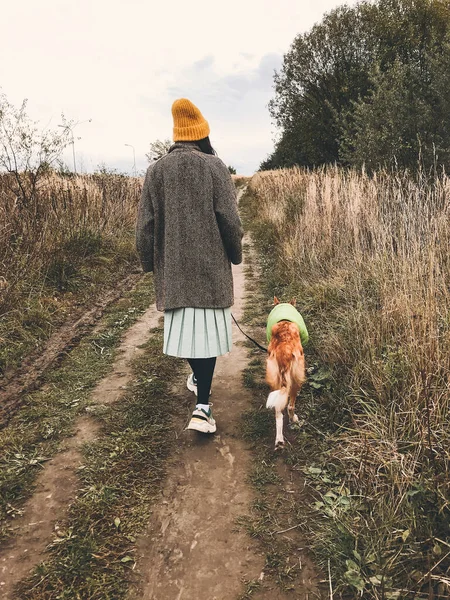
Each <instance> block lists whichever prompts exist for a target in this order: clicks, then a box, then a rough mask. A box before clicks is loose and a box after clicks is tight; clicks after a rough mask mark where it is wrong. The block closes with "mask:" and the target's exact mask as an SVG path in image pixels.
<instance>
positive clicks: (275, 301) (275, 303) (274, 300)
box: [273, 296, 280, 306]
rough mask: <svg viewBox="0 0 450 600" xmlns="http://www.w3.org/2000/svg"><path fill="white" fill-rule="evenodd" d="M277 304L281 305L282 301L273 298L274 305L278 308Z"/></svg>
mask: <svg viewBox="0 0 450 600" xmlns="http://www.w3.org/2000/svg"><path fill="white" fill-rule="evenodd" d="M277 304H280V301H279V300H278V298H277V297H276V296H274V297H273V305H274V306H276V305H277Z"/></svg>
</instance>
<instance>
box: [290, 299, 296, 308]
mask: <svg viewBox="0 0 450 600" xmlns="http://www.w3.org/2000/svg"><path fill="white" fill-rule="evenodd" d="M289 304H292V306H295V305H296V304H297V298H291V299H290V300H289Z"/></svg>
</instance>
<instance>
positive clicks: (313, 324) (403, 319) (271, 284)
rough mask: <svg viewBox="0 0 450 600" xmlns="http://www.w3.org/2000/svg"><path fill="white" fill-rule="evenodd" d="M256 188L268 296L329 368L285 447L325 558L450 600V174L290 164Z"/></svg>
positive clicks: (364, 579)
mask: <svg viewBox="0 0 450 600" xmlns="http://www.w3.org/2000/svg"><path fill="white" fill-rule="evenodd" d="M249 189H250V192H251V194H250V195H249V197H248V198H249V199H248V200H247V203H248V207H249V213H250V215H251V220H252V221H253V224H252V228H253V233H254V237H255V240H256V245H257V248H258V250H259V253H260V256H261V263H262V269H263V276H264V286H265V287H264V289H265V293H266V296H267V302H269V298H270V295H273V294H274V293H276V294H277V295H281V296H282V297H283V298H284V299H285V300H288V299H289V297H291V296H297V305H298V307H299V310H300V311H301V312H302V313H303V315H304V317H305V320H306V323H307V326H308V329H309V331H310V334H311V340H312V343H310V347H308V348H307V351H306V354H307V358H308V359H309V361H310V364H312V363H315V364H316V365H319V367H320V373H322V375H321V376H320V377H317V378H316V381H315V383H314V382H313V384H312V385H311V384H310V386H308V387H307V388H306V389H309V391H310V395H311V398H312V401H311V406H310V413H309V415H308V410H307V411H306V417H307V421H308V420H309V423H308V422H307V424H306V426H305V427H306V429H305V432H304V433H303V434H299V438H298V439H299V448H297V450H296V449H295V448H294V449H293V450H292V452H291V453H290V455H289V456H290V459H289V460H290V461H291V464H294V466H295V464H296V461H298V463H299V464H301V463H304V456H305V448H306V455H307V456H308V459H307V467H306V469H305V470H306V473H307V475H308V476H309V478H310V481H311V486H312V488H314V489H315V490H316V498H315V500H316V501H315V503H314V508H315V509H316V511H317V515H318V518H317V520H314V521H313V522H310V523H309V525H308V529H309V532H310V535H311V538H312V540H313V545H314V547H315V550H316V552H317V555H318V556H319V558H320V559H321V560H322V563H323V566H324V567H325V570H326V571H327V570H328V568H329V569H330V572H331V574H332V580H333V581H334V582H335V584H336V582H337V585H338V586H339V588H340V589H341V590H343V589H345V588H347V589H348V590H353V592H354V593H355V594H356V593H361V594H368V595H369V597H374V598H399V597H406V596H408V597H415V598H425V597H427V598H432V597H448V595H449V591H450V529H449V517H450V510H449V500H450V476H449V467H450V444H449V441H450V440H449V434H450V427H449V404H450V258H449V257H450V201H449V198H450V179H449V178H448V177H447V176H445V175H440V176H437V177H436V178H435V179H434V180H433V181H429V180H426V179H425V178H420V177H419V178H416V179H415V180H413V179H412V178H411V177H409V176H408V175H407V174H401V173H398V174H388V173H382V172H381V173H376V174H375V175H373V176H368V175H367V174H365V173H361V172H355V171H344V170H341V169H338V168H327V169H323V170H316V171H310V172H308V171H306V170H302V169H297V168H294V169H288V170H280V171H272V172H262V173H258V174H257V175H255V176H254V177H253V179H252V181H251V183H250V187H249ZM302 396H303V398H305V396H307V392H304V393H302ZM304 401H306V400H304ZM308 427H309V429H308ZM296 452H297V455H296ZM308 461H309V462H308ZM308 465H309V466H308ZM328 561H330V562H329V564H327V563H328Z"/></svg>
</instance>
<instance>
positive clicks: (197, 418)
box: [186, 403, 217, 433]
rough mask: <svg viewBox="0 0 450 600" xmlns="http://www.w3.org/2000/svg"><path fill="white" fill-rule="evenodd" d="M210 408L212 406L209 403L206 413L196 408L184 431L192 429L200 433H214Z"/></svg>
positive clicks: (214, 425) (214, 427)
mask: <svg viewBox="0 0 450 600" xmlns="http://www.w3.org/2000/svg"><path fill="white" fill-rule="evenodd" d="M211 406H212V404H211V403H210V404H209V411H208V412H206V411H205V410H203V408H196V409H195V410H194V412H193V413H192V417H191V420H190V421H189V424H188V426H187V427H186V429H193V430H195V431H200V432H201V433H214V432H215V431H216V429H217V428H216V422H215V420H214V419H213V416H212V410H211Z"/></svg>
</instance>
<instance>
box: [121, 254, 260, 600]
mask: <svg viewBox="0 0 450 600" xmlns="http://www.w3.org/2000/svg"><path fill="white" fill-rule="evenodd" d="M233 274H234V290H235V305H234V307H233V314H234V315H235V317H236V318H237V319H238V320H239V318H240V317H241V314H242V310H243V296H244V273H243V266H242V265H239V266H237V267H234V268H233ZM242 339H243V336H242V334H241V333H240V332H239V331H238V330H237V328H236V327H235V326H234V324H233V341H234V347H233V350H232V352H231V353H230V354H228V355H226V356H223V357H220V358H218V360H217V367H216V372H215V375H214V380H213V388H212V396H211V402H213V404H214V409H213V410H214V417H215V419H216V421H217V433H216V434H215V435H212V436H205V435H202V434H197V433H196V432H191V431H189V432H184V431H183V432H182V433H181V434H180V443H179V446H178V450H177V453H176V455H175V456H174V458H173V461H172V466H171V468H170V469H169V473H170V474H169V476H168V478H167V480H166V483H165V486H164V488H163V490H162V492H161V496H160V500H159V502H156V503H155V510H154V515H153V518H152V521H151V523H150V524H149V528H148V531H147V534H146V535H145V536H144V537H142V539H141V540H140V542H139V544H138V550H137V570H138V573H139V574H140V578H141V579H140V581H139V583H138V584H137V585H136V586H135V587H134V589H133V591H132V592H131V593H130V595H129V598H130V599H133V600H134V599H137V598H139V599H145V600H194V599H195V600H198V599H200V598H201V599H203V598H205V599H206V598H207V599H208V600H228V599H229V600H236V598H237V597H238V595H239V593H241V592H242V590H243V583H242V581H243V580H244V579H246V580H254V579H258V578H259V576H260V574H261V572H262V569H263V565H264V558H263V556H261V555H260V554H258V552H257V550H256V548H255V546H254V544H252V542H251V540H250V538H249V537H248V536H247V534H245V533H243V532H238V531H236V522H235V521H236V518H237V517H238V516H240V515H245V514H246V513H247V510H248V506H249V503H250V501H251V499H252V491H251V489H250V487H249V485H248V483H247V482H246V477H247V474H248V472H249V462H250V460H251V455H250V453H249V451H248V450H247V449H246V447H245V445H244V443H243V442H242V441H241V440H240V439H239V436H238V428H239V425H240V417H241V414H242V412H244V411H245V410H246V405H247V402H248V392H246V391H245V388H244V387H243V385H242V382H241V379H242V378H241V372H242V370H243V369H244V368H245V366H246V364H247V357H246V350H245V348H244V347H243V346H242V345H241V344H239V342H240V341H241V340H242ZM236 342H237V344H236ZM186 394H190V392H189V391H188V390H186ZM194 405H195V397H194V396H193V395H192V408H193V407H194Z"/></svg>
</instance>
